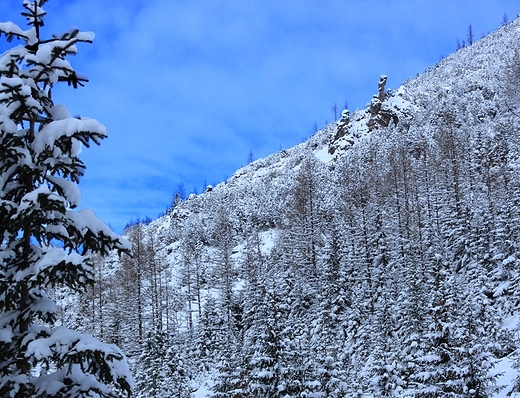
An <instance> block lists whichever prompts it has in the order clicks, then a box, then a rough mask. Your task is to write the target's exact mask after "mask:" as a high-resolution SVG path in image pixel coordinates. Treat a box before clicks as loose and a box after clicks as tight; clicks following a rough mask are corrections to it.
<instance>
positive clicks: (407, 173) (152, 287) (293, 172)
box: [56, 19, 520, 397]
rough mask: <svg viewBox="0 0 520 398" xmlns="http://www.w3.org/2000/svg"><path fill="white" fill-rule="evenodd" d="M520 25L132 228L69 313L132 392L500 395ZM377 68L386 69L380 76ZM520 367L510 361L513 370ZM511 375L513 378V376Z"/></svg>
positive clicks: (509, 348) (513, 207)
mask: <svg viewBox="0 0 520 398" xmlns="http://www.w3.org/2000/svg"><path fill="white" fill-rule="evenodd" d="M519 42H520V20H518V19H517V20H516V21H513V22H510V23H509V24H507V25H505V26H504V27H502V28H500V29H499V30H497V31H495V32H493V33H492V34H490V35H488V36H486V37H484V38H483V39H481V40H479V41H477V42H475V43H473V44H472V45H471V46H469V47H466V48H462V49H460V50H458V51H457V52H456V53H454V54H452V55H451V56H449V57H447V58H446V59H444V60H442V61H440V62H439V63H438V64H436V65H434V66H432V67H431V68H430V69H429V70H428V71H426V72H424V73H423V74H421V75H419V76H417V77H416V78H415V79H411V80H410V81H408V82H406V83H405V84H404V85H403V86H401V87H400V88H399V89H398V90H395V91H392V90H388V89H387V88H386V86H385V84H386V78H385V77H384V76H382V77H381V80H380V81H379V86H378V82H374V93H375V95H374V98H372V100H371V101H370V103H369V105H367V108H366V109H363V110H357V111H355V112H352V113H351V114H349V112H343V115H342V118H341V119H340V120H339V121H336V122H334V123H331V124H329V125H327V126H325V127H324V128H323V129H322V130H320V131H318V132H317V133H316V134H315V135H314V136H312V137H311V138H310V139H309V140H308V141H306V142H304V143H302V144H300V145H298V146H296V147H293V148H291V149H288V150H283V151H280V152H279V153H276V154H273V155H271V156H269V157H267V158H264V159H259V160H257V161H254V162H252V163H250V164H249V165H248V166H246V167H244V168H241V169H239V170H238V171H237V172H236V173H235V174H234V175H233V176H232V177H231V178H230V179H229V180H228V181H226V182H224V183H221V184H219V185H217V186H216V187H208V189H207V191H206V192H205V193H202V194H200V195H191V196H190V197H189V198H184V197H183V195H182V194H179V195H178V196H177V197H176V200H175V201H174V204H173V206H172V208H171V209H170V210H169V211H168V212H167V214H166V215H164V216H163V217H161V218H159V219H158V220H155V221H152V222H150V223H139V222H137V223H133V224H132V225H130V226H129V227H128V228H127V229H126V231H125V236H126V237H127V239H129V240H130V241H131V242H132V243H133V254H134V255H133V257H129V256H127V255H123V256H122V257H118V255H117V254H115V253H114V254H113V255H111V256H110V257H109V258H108V259H105V260H99V261H97V263H96V283H95V285H94V286H93V288H92V289H91V290H90V292H89V295H87V296H81V297H79V298H78V297H75V296H70V295H69V293H68V292H64V291H58V292H56V294H57V295H62V296H63V297H62V300H61V302H62V308H61V314H62V318H63V322H66V323H68V324H70V325H72V326H74V327H75V328H76V329H83V330H86V331H88V332H91V333H93V334H94V335H96V336H97V337H99V338H101V339H103V340H105V341H109V342H112V343H116V344H117V345H118V346H119V347H121V349H122V350H123V351H124V352H125V353H126V354H127V355H128V356H129V359H130V362H131V364H132V367H133V374H134V378H135V381H136V385H135V394H136V396H137V397H171V396H175V397H189V396H190V393H191V392H193V391H195V390H197V389H198V388H199V386H200V385H201V384H202V383H203V382H205V381H209V382H210V383H213V384H212V391H213V393H212V394H213V396H215V397H246V396H247V397H383V396H416V397H492V396H495V394H497V393H498V391H499V390H500V389H501V388H502V387H503V389H502V394H504V393H505V392H506V391H520V381H519V380H518V379H517V380H516V381H515V380H513V381H511V382H509V383H507V385H506V386H501V385H500V384H501V381H500V380H503V379H500V378H499V377H498V376H499V375H498V374H497V372H498V371H497V369H498V368H497V365H498V364H500V365H502V367H503V365H504V364H507V366H511V369H512V370H511V372H517V371H520V350H519V348H518V347H519V330H518V328H519V322H518V311H519V306H520V285H519V283H520V267H519V266H520V255H519V254H518V253H519V247H520V169H519V168H520V94H519V92H520V91H519V84H518V82H519V81H520V46H519ZM382 72H384V71H382ZM515 374H516V373H515ZM513 379H514V377H513Z"/></svg>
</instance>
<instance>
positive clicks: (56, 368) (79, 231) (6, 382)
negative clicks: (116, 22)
mask: <svg viewBox="0 0 520 398" xmlns="http://www.w3.org/2000/svg"><path fill="white" fill-rule="evenodd" d="M45 3H46V0H36V1H29V0H25V1H24V2H23V7H24V8H25V10H24V12H23V13H22V15H23V16H24V17H25V18H26V19H27V21H28V24H29V29H28V30H23V29H21V28H20V27H19V26H18V25H16V24H14V23H12V22H6V23H1V24H0V34H4V35H5V36H6V37H7V40H8V41H11V40H12V39H13V38H16V39H19V40H21V41H22V42H23V45H22V46H18V47H15V48H13V49H11V50H8V51H6V52H4V54H3V55H2V56H1V58H0V236H1V241H0V396H3V397H8V396H9V397H29V396H30V397H69V396H74V397H87V396H88V397H93V396H99V397H116V396H120V393H124V392H127V393H128V394H129V393H130V388H131V384H132V381H131V376H130V375H129V372H128V365H127V363H126V359H125V357H124V355H123V353H122V352H121V351H120V350H119V349H118V348H117V347H116V346H114V345H108V344H103V343H101V342H99V341H98V340H96V339H95V338H93V337H91V336H89V335H85V334H81V333H79V332H76V331H72V330H69V329H67V328H66V327H64V326H60V327H57V326H56V305H55V302H54V300H53V298H52V297H51V296H50V294H49V292H50V291H51V288H53V287H55V286H65V287H67V288H69V289H72V290H75V291H83V290H84V289H85V287H86V286H87V285H88V284H89V283H90V282H91V281H92V280H93V269H92V262H91V259H90V256H91V254H93V253H100V254H106V253H107V252H108V251H110V250H114V249H115V250H119V251H127V250H128V249H129V245H128V244H127V243H126V242H125V241H124V240H122V239H121V238H119V237H118V236H117V235H116V234H114V233H113V232H112V231H111V230H110V228H108V227H107V226H106V225H105V224H104V223H103V222H102V221H101V220H99V219H98V218H97V217H96V216H95V215H94V213H93V212H92V211H90V210H87V209H83V210H79V211H75V210H73V209H74V208H76V207H77V206H78V204H79V201H80V192H79V190H78V187H77V183H78V182H79V179H80V177H81V176H82V175H83V173H84V170H85V166H84V164H83V162H82V161H81V160H80V158H79V157H78V156H79V154H80V149H81V147H82V145H84V146H86V147H88V146H89V145H90V143H91V142H94V143H96V144H97V143H99V141H100V140H101V139H102V138H105V137H106V129H105V127H104V126H103V125H102V124H100V123H99V122H97V121H96V120H93V119H89V118H73V117H71V115H70V113H69V111H68V110H67V108H66V107H65V106H63V105H55V103H54V100H53V98H52V97H51V91H52V88H53V87H54V85H55V84H57V83H59V82H65V83H68V84H69V85H72V86H73V87H74V88H76V87H78V86H80V85H82V84H83V83H84V82H86V79H85V78H82V77H80V76H79V75H78V74H77V73H76V72H75V71H74V69H73V68H72V66H71V65H70V64H69V62H68V61H67V59H66V58H67V57H68V56H70V55H74V54H75V53H76V50H77V49H76V44H77V43H90V42H92V39H93V35H92V34H88V33H82V32H80V31H78V30H76V29H74V30H71V31H69V32H67V33H64V34H62V35H58V36H53V37H52V38H51V39H43V38H42V37H41V28H42V27H43V25H44V17H45V11H44V10H43V8H42V7H43V6H44V4H45Z"/></svg>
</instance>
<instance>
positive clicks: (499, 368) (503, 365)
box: [494, 357, 520, 398]
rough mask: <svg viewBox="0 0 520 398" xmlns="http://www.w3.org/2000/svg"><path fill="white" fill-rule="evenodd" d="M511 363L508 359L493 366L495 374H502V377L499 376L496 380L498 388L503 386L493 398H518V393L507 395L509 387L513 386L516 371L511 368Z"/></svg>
mask: <svg viewBox="0 0 520 398" xmlns="http://www.w3.org/2000/svg"><path fill="white" fill-rule="evenodd" d="M512 365H513V361H512V360H511V359H509V358H507V357H506V358H503V359H502V360H501V361H499V362H498V363H497V365H496V366H495V370H496V372H497V373H499V374H500V373H502V376H500V377H499V378H498V380H497V385H498V386H504V388H502V390H501V391H500V392H499V393H498V394H496V395H495V397H494V398H508V397H509V398H511V397H512V398H519V397H520V393H518V392H515V393H512V394H511V395H508V393H509V391H510V389H511V387H512V386H513V381H514V379H515V377H516V371H515V369H513V367H512Z"/></svg>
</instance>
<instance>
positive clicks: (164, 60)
mask: <svg viewBox="0 0 520 398" xmlns="http://www.w3.org/2000/svg"><path fill="white" fill-rule="evenodd" d="M1 2H2V6H1V8H2V12H1V17H0V19H1V20H2V21H14V22H17V23H19V24H20V25H21V26H24V27H25V22H24V20H23V18H22V17H21V16H20V12H21V4H22V0H1ZM44 8H45V9H46V11H47V12H48V16H47V18H46V26H45V30H44V32H45V34H46V35H51V34H52V33H61V32H62V31H67V30H68V29H69V28H70V27H78V28H79V29H81V30H84V31H93V32H95V33H96V39H95V41H94V44H92V45H82V46H80V48H79V53H78V55H77V56H76V57H74V58H73V59H71V62H72V64H73V65H74V66H75V67H76V69H77V71H78V72H81V73H83V74H85V75H87V76H88V77H89V79H90V82H89V83H88V84H87V86H86V87H84V88H81V89H78V90H73V89H70V88H68V87H62V88H61V89H58V90H56V91H55V92H54V95H53V98H54V100H55V102H57V103H63V104H65V105H67V106H68V107H69V109H70V110H71V112H72V114H74V115H77V114H79V115H82V116H89V117H93V118H95V119H97V120H99V121H100V122H101V123H103V124H105V125H106V126H107V128H108V132H109V138H108V139H107V140H105V141H103V142H102V144H101V146H100V147H94V148H90V149H86V150H85V151H84V153H83V159H84V161H85V163H86V165H87V171H86V175H85V177H84V178H83V180H82V182H81V184H80V188H81V191H82V207H87V208H90V209H92V210H93V211H95V212H96V213H97V215H98V216H99V217H101V218H102V219H103V220H104V221H105V222H107V223H108V224H110V225H111V226H112V227H113V228H114V229H115V230H116V231H117V232H121V231H122V229H123V226H124V225H125V224H126V223H127V222H128V221H130V220H131V219H136V218H144V217H146V216H148V217H151V218H156V217H157V215H158V214H159V213H160V212H161V211H163V210H164V209H165V208H166V207H167V205H168V204H169V203H170V202H171V199H172V197H173V194H174V192H175V191H176V189H177V187H178V185H179V184H181V183H182V184H184V186H185V189H186V191H187V193H190V192H192V191H193V190H194V189H196V190H197V191H198V192H200V191H201V190H202V188H203V185H204V183H206V184H216V183H219V182H221V181H224V180H226V179H227V178H228V177H230V176H231V175H232V174H233V173H234V171H235V170H236V169H237V168H239V167H240V166H243V165H245V164H246V162H247V158H248V154H249V153H250V151H252V153H253V155H254V157H255V158H260V157H264V156H267V155H269V154H271V153H274V152H277V151H279V150H280V149H281V148H288V147H291V146H294V145H296V144H298V143H300V142H301V141H302V140H303V139H306V138H308V137H309V135H311V134H312V132H313V130H314V125H315V123H316V124H317V125H318V127H319V128H321V127H323V126H324V124H325V122H327V121H329V122H330V121H332V120H333V112H332V107H333V105H334V104H337V106H338V109H339V111H341V109H342V108H343V106H344V104H345V103H346V102H348V106H349V108H350V110H351V111H353V110H355V109H356V108H363V107H365V105H366V104H367V103H368V102H369V101H370V99H371V97H372V95H373V94H374V93H376V92H377V82H378V79H379V76H380V75H381V74H386V75H387V76H388V84H387V87H388V88H398V87H399V86H400V85H401V84H402V83H404V82H405V81H406V80H407V79H408V78H410V77H414V76H415V75H416V74H417V73H421V72H422V71H423V70H424V69H425V68H427V67H428V66H429V65H432V64H433V63H435V62H437V61H438V60H439V59H440V58H441V57H443V56H446V55H448V54H450V53H451V52H454V51H455V49H456V45H457V39H458V40H460V41H462V40H464V39H466V36H467V31H468V26H469V25H470V24H471V25H472V27H473V32H474V35H475V38H480V37H481V36H482V34H485V33H488V32H490V31H493V30H494V29H496V28H497V27H499V26H500V25H501V23H502V19H503V15H504V14H506V15H507V16H508V18H509V20H512V19H514V18H515V17H516V15H517V14H518V13H519V12H520V6H519V5H518V1H517V0H516V1H513V0H486V1H485V0H473V1H465V0H464V1H456V0H437V1H431V0H428V1H426V0H424V1H423V0H418V1H410V0H392V1H379V0H373V1H362V0H359V1H347V0H343V1H339V0H330V1H329V0H299V1H296V0H276V1H274V0H240V1H239V0H225V1H224V0H211V1H210V0H196V1H195V0H147V1H141V0H111V1H106V0H49V1H48V3H47V4H46V6H45V7H44ZM0 42H1V44H0V51H3V50H5V49H6V48H7V47H6V45H5V44H4V43H5V40H4V38H2V39H0Z"/></svg>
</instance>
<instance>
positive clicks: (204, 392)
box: [193, 379, 213, 398]
mask: <svg viewBox="0 0 520 398" xmlns="http://www.w3.org/2000/svg"><path fill="white" fill-rule="evenodd" d="M212 387H213V381H212V380H211V379H209V380H206V381H205V382H204V383H202V385H201V386H200V387H199V389H198V390H197V391H195V393H194V394H193V398H205V397H209V396H210V395H211V388H212Z"/></svg>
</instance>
